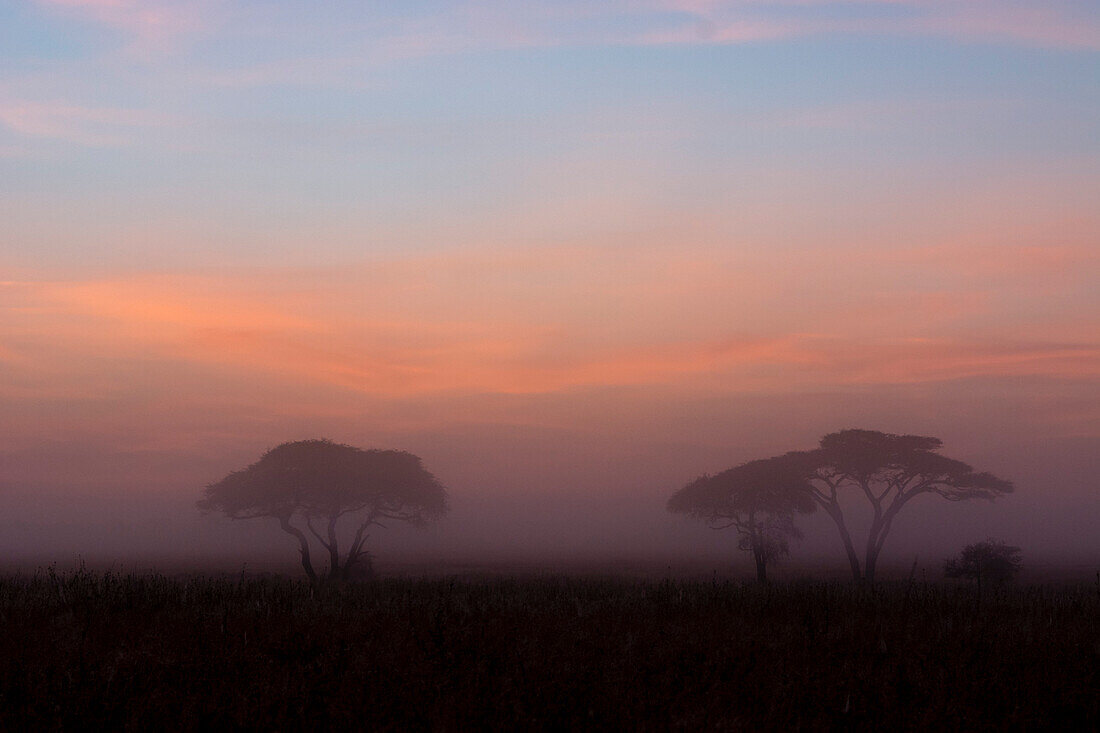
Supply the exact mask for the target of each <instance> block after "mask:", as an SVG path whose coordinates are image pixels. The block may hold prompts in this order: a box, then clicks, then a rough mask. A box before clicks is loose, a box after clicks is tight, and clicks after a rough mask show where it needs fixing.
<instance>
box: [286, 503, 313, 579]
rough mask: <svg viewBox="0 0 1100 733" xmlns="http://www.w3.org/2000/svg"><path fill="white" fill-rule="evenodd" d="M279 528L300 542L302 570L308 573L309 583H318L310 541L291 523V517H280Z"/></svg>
mask: <svg viewBox="0 0 1100 733" xmlns="http://www.w3.org/2000/svg"><path fill="white" fill-rule="evenodd" d="M279 526H280V527H282V528H283V531H284V532H286V533H287V534H290V535H293V536H294V537H296V538H297V540H298V551H299V552H300V553H301V555H302V569H303V570H305V571H306V576H307V577H308V578H309V582H311V583H316V582H317V573H315V572H313V562H312V561H311V560H310V558H309V539H307V538H306V536H305V533H304V532H302V530H300V529H298V528H297V527H295V526H294V525H293V524H291V523H290V517H279Z"/></svg>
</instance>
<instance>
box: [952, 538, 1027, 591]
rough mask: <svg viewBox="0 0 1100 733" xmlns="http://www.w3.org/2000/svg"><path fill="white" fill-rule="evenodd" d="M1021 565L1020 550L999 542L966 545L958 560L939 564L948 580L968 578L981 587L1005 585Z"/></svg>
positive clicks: (1014, 575)
mask: <svg viewBox="0 0 1100 733" xmlns="http://www.w3.org/2000/svg"><path fill="white" fill-rule="evenodd" d="M1022 564H1023V561H1022V560H1021V559H1020V548H1019V547H1016V546H1014V545H1006V544H1005V543H1004V542H1001V541H1000V540H986V541H985V542H976V543H974V544H973V545H967V546H966V547H964V548H963V550H962V552H960V553H959V556H958V557H956V558H952V559H950V560H947V561H946V562H944V564H943V574H944V575H945V576H947V577H948V578H970V579H971V580H977V581H978V582H979V583H981V582H982V581H983V580H984V581H988V582H992V583H1007V582H1008V581H1010V580H1012V579H1013V578H1015V577H1016V575H1017V573H1019V572H1020V566H1021V565H1022Z"/></svg>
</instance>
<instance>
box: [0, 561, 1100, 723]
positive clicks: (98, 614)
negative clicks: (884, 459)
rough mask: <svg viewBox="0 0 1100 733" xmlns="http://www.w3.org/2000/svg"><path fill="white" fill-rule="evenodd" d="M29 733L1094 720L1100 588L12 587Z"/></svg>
mask: <svg viewBox="0 0 1100 733" xmlns="http://www.w3.org/2000/svg"><path fill="white" fill-rule="evenodd" d="M0 622H2V624H3V628H4V634H3V637H2V641H0V726H2V727H3V728H5V729H10V730H20V729H23V730H25V729H38V730H42V729H56V728H68V729H89V728H102V727H108V728H112V729H147V728H164V729H194V728H199V727H209V726H214V727H217V728H226V727H229V728H235V727H239V728H277V729H293V728H302V727H307V728H328V727H336V726H354V727H357V728H358V727H363V726H368V725H369V726H370V727H371V728H393V729H461V728H466V729H469V728H485V727H488V728H495V729H500V728H515V727H521V728H525V729H530V728H535V729H539V728H547V729H559V728H562V727H566V726H568V727H574V728H576V727H585V728H592V727H597V728H641V729H665V728H680V729H690V730H695V729H700V728H707V729H714V728H723V729H724V728H736V727H744V726H748V727H753V728H760V727H766V728H796V727H805V728H815V729H817V728H832V727H856V728H885V727H887V726H888V727H891V728H894V727H900V728H906V729H925V728H929V727H932V726H941V727H942V726H946V727H948V728H951V729H957V728H968V729H972V728H977V729H989V728H1005V727H1028V728H1031V727H1038V728H1074V729H1096V728H1097V727H1100V586H1092V585H1079V586H1061V587H1053V586H1047V587H1038V586H1036V587H1023V588H1015V589H1008V590H1004V591H995V592H992V593H987V594H986V596H985V597H984V598H982V599H980V603H979V599H978V597H977V595H976V593H975V592H974V589H973V588H972V587H969V586H946V585H933V584H914V585H912V586H907V585H905V584H899V585H882V586H879V587H877V588H875V589H873V590H868V589H861V588H858V587H853V586H849V585H844V584H792V585H785V586H775V587H771V588H766V589H765V588H758V587H754V586H746V585H741V584H737V583H725V582H667V581H666V582H639V581H615V580H593V579H571V578H549V577H548V578H541V579H538V578H536V579H523V580H484V581H461V580H383V581H378V582H374V583H368V584H362V585H346V586H332V587H322V588H318V589H311V588H310V587H309V586H308V585H306V584H304V583H301V582H293V581H290V580H282V579H278V578H267V579H242V580H240V581H233V580H226V579H208V578H191V579H168V578H164V577H161V576H156V575H128V576H120V575H113V574H109V573H108V574H98V573H89V572H76V573H67V574H63V575H58V574H56V573H53V572H49V571H47V572H41V573H38V574H37V575H35V576H33V577H27V576H24V577H10V578H7V579H2V580H0Z"/></svg>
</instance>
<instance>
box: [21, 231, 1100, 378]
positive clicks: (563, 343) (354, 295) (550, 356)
mask: <svg viewBox="0 0 1100 733" xmlns="http://www.w3.org/2000/svg"><path fill="white" fill-rule="evenodd" d="M944 253H945V250H943V249H942V248H939V249H937V248H932V249H929V250H912V249H910V250H901V251H898V252H893V253H881V254H878V255H876V254H874V253H862V252H858V251H851V252H848V253H837V252H831V253H828V254H825V253H815V252H813V251H804V252H801V253H800V255H799V256H798V257H790V255H777V256H776V257H775V258H772V259H769V258H767V257H766V256H762V255H756V256H754V257H753V258H747V257H745V256H743V255H738V254H736V253H729V252H722V251H717V250H716V251H713V252H709V253H701V252H692V253H688V252H669V251H662V250H658V249H649V250H640V251H638V252H636V253H635V255H634V257H633V258H632V259H631V260H629V261H628V260H625V259H623V257H622V256H621V252H618V251H616V250H614V249H612V250H600V249H583V248H576V249H564V250H496V251H493V250H484V251H473V252H469V251H467V252H461V253H441V254H435V255H431V254H424V255H420V256H412V257H408V258H395V259H390V260H379V261H376V262H373V263H369V264H363V265H361V266H358V267H353V268H345V269H343V270H341V271H324V270H316V271H307V270H301V271H252V272H247V271H242V272H235V273H226V274H224V275H221V276H209V275H207V276H200V275H193V274H192V275H188V274H178V275H157V276H145V277H131V278H125V279H116V280H108V281H94V282H42V283H33V282H30V283H25V284H23V285H21V286H20V287H18V288H15V290H16V291H17V292H18V296H17V297H14V298H13V297H12V296H11V295H10V294H9V296H8V298H7V303H8V309H7V312H8V315H9V318H8V320H9V326H8V327H7V328H6V329H4V330H3V331H0V336H3V337H4V338H5V340H11V341H12V342H13V343H14V342H15V341H18V342H20V343H21V344H23V348H22V349H20V350H19V353H20V354H23V355H24V356H23V357H21V358H23V359H24V362H23V363H22V366H20V362H19V361H18V360H15V359H13V358H11V357H10V356H8V357H7V358H6V359H5V361H6V362H8V363H9V364H10V365H14V366H13V367H11V368H21V369H24V370H26V369H28V368H29V366H28V362H26V361H25V360H26V359H27V358H30V357H27V356H25V355H26V354H37V357H36V358H37V359H38V360H39V361H40V362H43V363H41V364H38V365H36V366H35V369H36V370H37V371H38V372H39V373H41V374H43V375H46V376H45V377H43V379H45V380H48V379H50V377H49V375H50V374H51V373H52V374H55V375H56V378H57V379H58V380H61V381H63V380H64V379H65V378H71V377H72V373H71V372H72V365H71V360H72V359H73V358H74V356H75V357H76V358H77V359H80V358H83V356H84V355H95V357H96V358H98V359H104V358H109V359H114V360H116V361H119V360H120V361H123V362H125V361H128V360H130V361H132V360H135V359H149V358H153V359H156V360H158V361H161V362H165V363H179V364H193V365H202V366H203V368H207V369H215V370H222V373H224V374H227V375H228V374H236V375H247V374H255V375H265V379H276V380H282V381H283V382H285V383H292V384H299V385H323V386H327V387H328V388H335V389H338V390H347V391H350V392H355V393H361V394H369V395H377V396H390V397H408V396H416V395H428V394H432V393H455V394H463V393H465V394H484V393H512V394H516V393H520V394H522V393H541V392H555V391H563V390H570V389H575V388H579V387H589V386H624V385H672V386H679V387H692V386H694V388H696V389H699V390H702V391H713V390H717V391H726V392H739V391H757V390H781V391H782V390H790V389H801V388H823V387H829V386H837V385H851V384H876V383H877V384H881V383H912V382H922V381H937V380H945V379H955V378H960V377H967V376H975V375H1002V376H1003V375H1025V374H1031V375H1047V376H1058V377H1075V378H1080V377H1093V376H1096V375H1097V374H1098V373H1100V351H1098V349H1100V345H1098V343H1097V339H1096V337H1095V334H1096V333H1097V332H1100V329H1097V321H1100V313H1098V312H1097V309H1096V303H1095V298H1094V297H1093V296H1090V295H1089V292H1090V291H1089V290H1088V289H1087V288H1085V286H1084V285H1080V286H1079V287H1080V288H1085V289H1082V290H1080V291H1079V292H1076V294H1075V293H1073V292H1069V293H1066V297H1069V298H1076V299H1077V300H1079V301H1080V303H1081V304H1083V305H1084V306H1085V307H1086V311H1085V312H1084V314H1083V315H1078V316H1077V318H1076V320H1073V319H1070V320H1064V321H1062V320H1058V319H1059V314H1058V313H1051V312H1049V309H1047V311H1037V312H1036V313H1035V314H1031V315H1029V314H1028V313H1027V310H1028V308H1032V309H1033V310H1034V309H1035V306H1034V303H1032V301H1031V300H1029V295H1028V293H1027V290H1026V286H1027V278H1028V277H1033V278H1036V281H1037V282H1041V283H1049V282H1050V280H1051V278H1054V277H1056V274H1057V273H1060V274H1061V276H1062V277H1063V278H1064V279H1065V278H1069V279H1072V278H1073V277H1074V276H1077V275H1079V274H1080V273H1081V272H1082V270H1087V269H1088V268H1093V269H1095V268H1096V264H1097V263H1096V261H1095V258H1094V257H1092V256H1091V255H1090V254H1089V253H1087V252H1084V251H1079V250H1076V249H1073V248H1068V249H1067V248H1061V249H1059V248H1055V249H1053V250H1052V251H1049V252H1047V251H1035V249H1034V248H1027V247H1025V248H1017V249H1013V250H1007V251H1000V252H997V253H995V254H997V255H999V256H998V257H991V256H990V255H991V254H993V253H990V252H986V251H984V250H968V249H966V248H961V249H959V250H957V251H955V252H953V253H952V254H953V255H954V256H953V257H951V258H946V259H945V257H944ZM1006 260H1011V261H1013V262H1014V263H1015V264H1013V265H1011V266H1006V265H1005V262H1006ZM983 263H988V264H987V265H986V264H983ZM941 265H942V267H941ZM983 266H984V267H985V268H986V270H988V271H989V273H990V274H986V273H984V272H982V271H981V269H980V268H982V267H983ZM925 269H927V271H926V272H923V273H922V272H920V270H925ZM940 270H942V272H941V271H940ZM963 272H965V273H969V274H968V275H967V276H966V277H967V279H966V280H965V281H962V282H960V281H959V280H958V278H959V277H962V276H961V275H959V274H958V273H963ZM945 273H946V274H945ZM997 273H1007V275H1008V276H1009V277H1007V279H1005V280H1003V282H1001V281H999V280H998V277H997V276H996V275H997ZM976 282H982V283H985V285H984V286H983V288H981V289H979V288H977V287H976V286H975V283H976ZM1021 288H1025V289H1024V290H1022V291H1021ZM12 289H13V288H11V287H9V288H8V289H7V290H9V291H10V290H12ZM1039 297H1040V300H1039V301H1035V302H1036V303H1038V302H1044V301H1043V298H1045V296H1042V294H1040V295H1039ZM1090 297H1092V300H1090ZM1010 300H1011V302H1012V303H1019V304H1020V305H1019V306H1016V305H1011V306H1010V305H1006V303H1008V301H1010ZM13 302H14V305H13ZM1089 307H1091V310H1088V308H1089ZM1066 315H1068V314H1066ZM1052 318H1053V319H1056V321H1057V322H1055V323H1053V324H1052V323H1051V319H1052ZM0 343H2V342H0ZM14 353H16V352H15V351H14V350H13V347H12V346H10V345H5V346H4V351H3V352H2V355H10V354H14ZM65 375H68V377H66V376H65ZM103 379H108V380H109V374H102V375H101V376H100V380H101V381H100V383H102V380H103Z"/></svg>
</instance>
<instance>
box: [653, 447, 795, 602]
mask: <svg viewBox="0 0 1100 733" xmlns="http://www.w3.org/2000/svg"><path fill="white" fill-rule="evenodd" d="M798 467H799V466H798V464H797V463H794V462H792V461H790V460H788V459H786V458H783V457H779V458H768V459H763V460H757V461H749V462H748V463H743V464H741V465H740V466H735V467H734V468H731V469H728V470H726V471H722V472H721V473H718V474H715V475H714V476H706V475H704V476H700V477H699V478H697V479H695V480H694V481H692V482H690V483H689V484H687V485H686V486H684V487H683V488H682V489H680V490H679V491H677V492H676V493H675V494H673V495H672V497H671V498H670V499H669V500H668V510H669V511H670V512H677V513H685V514H689V515H691V516H693V517H696V518H698V519H702V520H704V521H706V522H707V524H708V525H709V526H710V527H711V528H713V529H728V528H730V527H733V528H734V529H736V530H737V535H738V542H737V547H738V549H740V550H744V551H746V552H751V553H752V556H753V560H754V561H755V562H756V579H757V580H758V581H760V582H761V583H766V582H767V581H768V563H770V562H772V561H773V560H775V559H777V558H779V557H781V556H782V555H786V554H787V553H788V552H789V550H790V544H789V541H790V540H792V539H798V538H800V537H801V536H802V535H801V533H800V532H799V531H798V529H797V528H796V527H795V526H794V515H795V514H796V513H802V514H807V513H810V512H812V511H813V510H814V508H815V507H814V502H813V500H812V498H811V495H810V489H811V488H812V487H810V485H809V483H808V481H807V480H806V478H805V476H804V475H803V474H802V473H800V472H799V471H798V470H797V469H798Z"/></svg>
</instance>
